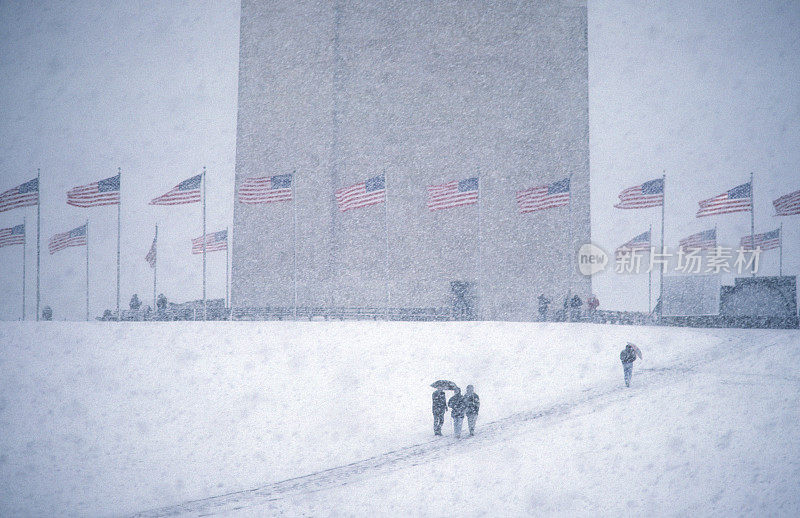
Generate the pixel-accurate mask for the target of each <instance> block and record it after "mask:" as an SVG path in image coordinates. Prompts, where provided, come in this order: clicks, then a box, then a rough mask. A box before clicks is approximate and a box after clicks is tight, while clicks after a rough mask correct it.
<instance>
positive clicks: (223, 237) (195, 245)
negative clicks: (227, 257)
mask: <svg viewBox="0 0 800 518" xmlns="http://www.w3.org/2000/svg"><path fill="white" fill-rule="evenodd" d="M227 249H228V231H227V230H220V231H219V232H214V233H212V234H206V252H215V251H217V250H227ZM192 253H193V254H202V253H203V236H200V237H196V238H194V239H192Z"/></svg>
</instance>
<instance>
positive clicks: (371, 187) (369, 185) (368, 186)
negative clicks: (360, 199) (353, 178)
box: [364, 175, 386, 192]
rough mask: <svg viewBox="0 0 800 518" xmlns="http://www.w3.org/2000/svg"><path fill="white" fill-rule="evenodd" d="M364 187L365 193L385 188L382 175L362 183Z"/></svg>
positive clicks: (384, 180)
mask: <svg viewBox="0 0 800 518" xmlns="http://www.w3.org/2000/svg"><path fill="white" fill-rule="evenodd" d="M364 187H365V190H366V191H367V192H374V191H380V190H382V189H385V188H386V179H385V178H384V177H383V175H380V176H374V177H372V178H370V179H369V180H367V181H366V182H364Z"/></svg>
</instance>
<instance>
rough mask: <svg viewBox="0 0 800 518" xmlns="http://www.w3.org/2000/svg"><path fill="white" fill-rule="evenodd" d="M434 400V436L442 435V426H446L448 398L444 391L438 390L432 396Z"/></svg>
mask: <svg viewBox="0 0 800 518" xmlns="http://www.w3.org/2000/svg"><path fill="white" fill-rule="evenodd" d="M432 398H433V434H434V435H442V424H444V414H445V412H447V396H446V395H445V393H444V390H442V389H440V388H437V389H436V390H435V391H434V392H433V395H432Z"/></svg>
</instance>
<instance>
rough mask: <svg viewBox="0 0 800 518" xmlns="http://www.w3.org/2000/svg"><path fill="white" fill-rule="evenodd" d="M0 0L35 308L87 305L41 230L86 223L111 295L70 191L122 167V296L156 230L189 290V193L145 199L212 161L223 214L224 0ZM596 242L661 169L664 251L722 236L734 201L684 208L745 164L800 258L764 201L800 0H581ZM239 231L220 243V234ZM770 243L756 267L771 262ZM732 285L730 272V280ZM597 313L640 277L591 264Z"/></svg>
mask: <svg viewBox="0 0 800 518" xmlns="http://www.w3.org/2000/svg"><path fill="white" fill-rule="evenodd" d="M135 4H136V5H135V6H133V5H128V4H125V3H121V4H120V3H109V2H106V1H99V0H82V1H72V2H66V1H58V2H56V1H40V2H32V1H29V0H28V1H21V0H12V1H8V0H5V1H2V2H0V113H2V114H3V116H2V118H0V191H4V190H6V189H8V188H11V187H13V186H16V185H18V184H19V183H22V182H24V181H26V180H29V179H30V178H32V177H34V176H35V174H36V168H37V167H41V169H42V185H41V197H42V248H43V249H42V284H41V289H42V305H46V304H49V305H51V306H52V307H53V309H54V312H55V318H56V319H63V318H66V319H82V318H83V316H84V311H85V310H84V269H85V263H84V261H85V255H84V250H83V249H82V248H70V249H67V250H65V251H62V252H58V253H57V254H56V255H54V256H50V255H49V253H48V252H47V241H48V239H49V238H50V236H52V235H53V234H55V233H58V232H63V231H66V230H69V229H71V228H74V227H76V226H78V225H81V224H82V223H83V222H84V221H85V219H86V218H87V217H88V218H89V220H90V254H91V255H90V260H91V264H90V268H91V277H90V282H91V286H92V292H93V298H92V300H91V304H90V309H91V313H92V315H93V316H94V315H98V314H100V313H101V312H102V310H103V309H104V308H113V307H114V305H115V260H116V254H115V252H116V207H100V208H93V209H78V208H74V207H70V206H67V205H66V203H65V199H66V194H65V193H66V191H67V190H68V189H69V188H70V187H73V186H76V185H81V184H86V183H90V182H93V181H96V180H99V179H101V178H105V177H108V176H112V175H114V174H115V173H116V169H117V167H122V174H123V176H122V185H123V187H122V189H123V190H122V200H123V205H122V228H123V233H122V254H123V261H122V305H123V307H127V304H128V300H129V298H130V296H131V294H132V293H134V292H136V293H138V294H139V296H140V298H141V299H142V300H143V302H144V303H145V304H148V303H151V301H152V271H151V270H150V268H149V266H148V265H147V263H146V262H145V261H144V255H145V254H146V253H147V251H148V249H149V247H150V243H151V241H152V238H153V230H154V226H155V224H156V222H158V223H159V241H160V243H161V246H160V247H159V292H164V293H165V294H167V296H168V297H169V298H170V299H171V300H176V301H182V300H187V299H193V298H199V297H200V295H201V292H200V278H201V277H200V275H201V259H200V256H193V255H191V254H190V247H191V238H192V237H196V236H199V235H200V234H201V232H202V230H201V223H200V206H199V205H184V206H178V207H152V206H149V205H148V201H149V200H150V199H151V198H154V197H156V196H158V195H160V194H163V193H164V192H166V191H167V190H169V189H170V188H172V187H173V186H174V185H175V184H177V183H178V182H180V181H182V180H184V179H186V178H188V177H190V176H193V175H195V174H198V173H199V172H200V171H201V169H202V166H204V165H205V166H207V167H208V218H207V219H208V231H209V232H212V231H215V230H219V229H224V228H225V227H226V226H230V225H231V221H232V216H233V179H234V158H235V147H236V101H237V73H238V43H239V42H238V38H239V2H238V1H236V0H224V1H223V0H215V1H211V0H205V1H203V0H193V1H185V2H155V1H141V2H135ZM589 65H590V66H589V103H590V135H591V136H590V149H591V175H592V176H591V178H592V235H593V240H594V241H595V242H596V243H598V244H599V245H600V246H602V247H603V248H605V249H606V250H607V251H609V252H612V251H613V249H614V248H616V247H617V246H619V245H620V244H622V243H623V242H625V241H627V240H628V239H630V238H632V237H633V236H634V235H636V234H639V233H641V232H643V231H645V230H647V228H648V226H649V225H650V224H652V225H653V227H654V233H655V234H656V235H655V237H656V239H657V238H658V235H657V234H658V232H657V229H658V228H659V226H660V210H659V209H645V210H639V211H621V210H617V209H614V208H613V204H614V203H615V202H616V201H617V198H616V197H617V194H618V193H619V191H621V190H622V189H624V188H626V187H630V186H632V185H636V184H638V183H641V182H643V181H646V180H649V179H652V178H655V177H658V176H660V175H661V174H662V171H664V172H666V175H667V188H666V196H667V205H666V213H667V228H666V244H667V245H668V246H669V247H674V246H675V245H676V244H677V242H678V240H679V239H681V238H683V237H686V236H687V235H689V234H692V233H694V232H697V231H700V230H703V229H706V228H710V227H711V226H713V225H714V224H715V223H716V224H717V225H718V227H719V240H720V242H721V243H723V244H726V245H730V246H733V245H736V244H737V243H738V240H739V237H740V236H742V235H745V234H747V233H749V228H750V218H749V215H748V214H734V215H726V216H717V217H713V218H704V219H701V220H700V219H696V218H695V217H694V214H695V211H696V209H697V201H698V200H700V199H704V198H709V197H711V196H714V195H717V194H720V193H721V192H723V191H725V190H727V189H729V188H731V187H734V186H736V185H738V184H741V183H744V182H746V181H747V180H748V178H749V174H750V173H751V172H753V173H755V178H756V179H755V184H754V191H755V203H756V212H755V219H756V232H760V231H765V230H771V229H773V228H775V227H776V226H777V225H778V224H780V221H781V220H783V222H784V232H785V242H786V243H787V246H786V247H785V250H784V273H789V274H796V273H797V271H798V269H800V259H798V258H797V251H798V249H800V245H798V242H800V228H798V225H797V222H798V218H800V216H793V217H787V218H774V217H772V216H771V214H772V207H771V205H772V204H771V202H772V200H773V199H775V198H777V197H778V196H780V195H782V194H786V193H787V192H790V191H794V190H797V189H800V169H799V168H798V164H799V163H800V2H797V1H793V2H779V1H760V2H756V1H746V2H731V1H713V2H691V1H676V2H651V3H647V2H637V1H622V0H608V1H605V0H603V1H590V2H589ZM35 214H36V212H35V208H28V209H16V210H13V211H9V212H4V213H0V227H3V228H4V227H8V226H13V225H15V224H18V223H21V222H22V219H23V216H25V217H27V222H28V226H29V236H30V238H29V244H30V246H29V247H28V261H27V267H28V283H27V287H28V289H27V300H28V306H27V307H28V316H29V317H31V316H32V315H33V311H34V310H33V308H34V304H35V298H34V297H35V241H34V237H33V236H35V233H34V232H33V231H34V229H35ZM234 238H235V237H234ZM21 254H22V250H21V249H20V247H6V248H0V261H2V263H3V266H4V268H3V271H2V273H1V274H0V292H2V294H3V295H4V296H3V297H2V298H0V318H2V319H18V318H19V317H20V313H21V308H20V297H21V275H22V267H21ZM224 260H225V254H224V252H215V253H213V254H210V255H209V263H208V268H209V270H208V272H209V274H208V281H209V286H208V290H209V291H208V294H209V297H210V298H214V297H222V296H224V288H225V279H224V271H225V263H224ZM777 262H778V261H777V252H767V253H766V254H765V255H764V256H763V258H762V273H764V274H772V273H777ZM727 280H730V279H727ZM594 285H595V291H596V293H597V294H598V296H599V298H600V300H601V304H602V307H604V308H607V309H636V310H642V309H646V308H647V291H646V290H647V275H646V274H642V275H639V276H622V275H616V274H613V273H606V274H602V275H599V276H597V277H596V278H595V280H594Z"/></svg>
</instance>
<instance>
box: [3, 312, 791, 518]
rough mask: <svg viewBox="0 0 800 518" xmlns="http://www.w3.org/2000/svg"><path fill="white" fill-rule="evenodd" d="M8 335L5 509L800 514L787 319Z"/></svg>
mask: <svg viewBox="0 0 800 518" xmlns="http://www.w3.org/2000/svg"><path fill="white" fill-rule="evenodd" d="M626 340H631V341H633V342H636V343H637V344H639V345H640V346H641V347H642V350H643V353H644V360H643V361H642V362H637V364H636V365H635V367H634V378H633V386H632V387H631V388H630V389H625V387H624V385H623V383H622V369H621V366H620V364H619V356H618V355H619V350H620V349H621V348H622V346H623V345H624V343H625V341H626ZM0 343H2V344H3V346H2V348H0V515H2V516H53V515H81V516H86V515H88V516H94V515H119V514H126V513H133V512H136V511H142V510H148V509H159V508H164V507H166V508H164V509H162V510H161V511H156V512H154V513H150V514H156V515H157V514H159V513H161V514H165V513H173V512H178V513H185V514H187V515H198V514H206V513H212V514H213V513H219V514H223V515H233V516H239V515H241V516H263V515H273V514H280V513H283V514H286V515H292V516H294V515H331V514H334V515H366V514H377V515H387V516H397V515H432V516H443V515H465V516H474V515H525V514H532V515H543V514H559V515H569V516H573V515H591V516H596V515H613V516H618V515H653V514H656V515H672V514H675V515H688V514H692V515H696V514H700V515H721V516H728V515H739V514H751V515H784V516H797V515H800V489H798V487H800V486H798V482H797V481H798V480H800V332H798V331H758V330H696V329H694V330H692V329H672V328H645V327H614V326H600V325H589V324H572V325H570V324H560V325H557V324H527V323H384V322H368V323H365V322H344V323H327V322H311V323H309V322H305V323H287V322H274V323H273V322H268V323H248V322H231V323H219V322H215V323H146V324H145V323H141V324H136V323H128V324H124V323H123V324H120V325H115V324H108V323H87V324H80V323H68V324H67V323H56V322H52V323H46V324H45V323H41V324H35V323H4V324H2V325H0ZM440 378H446V379H452V380H453V381H455V382H457V383H459V384H460V385H461V386H465V385H467V384H468V383H472V384H474V385H475V388H476V391H477V392H478V393H479V394H480V396H481V402H482V406H481V415H480V421H479V425H478V434H477V435H476V437H473V438H468V439H461V440H455V439H454V438H453V437H452V436H451V435H452V424H451V420H450V417H449V414H448V416H447V418H446V422H445V432H446V433H445V437H443V438H438V439H434V438H433V436H432V430H431V425H432V418H431V414H430V392H431V389H430V388H429V387H428V384H429V383H431V382H432V381H434V380H436V379H440ZM330 468H333V469H332V470H331V469H330ZM325 470H328V471H325ZM296 477H299V478H296ZM293 478H295V480H293V481H291V482H281V481H285V480H287V479H293ZM217 495H227V496H224V497H221V498H214V497H216V496H217ZM210 497H211V498H210ZM182 502H186V503H183V504H181V503H182ZM175 504H181V505H179V506H178V507H174V505H175ZM168 506H171V507H168Z"/></svg>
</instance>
